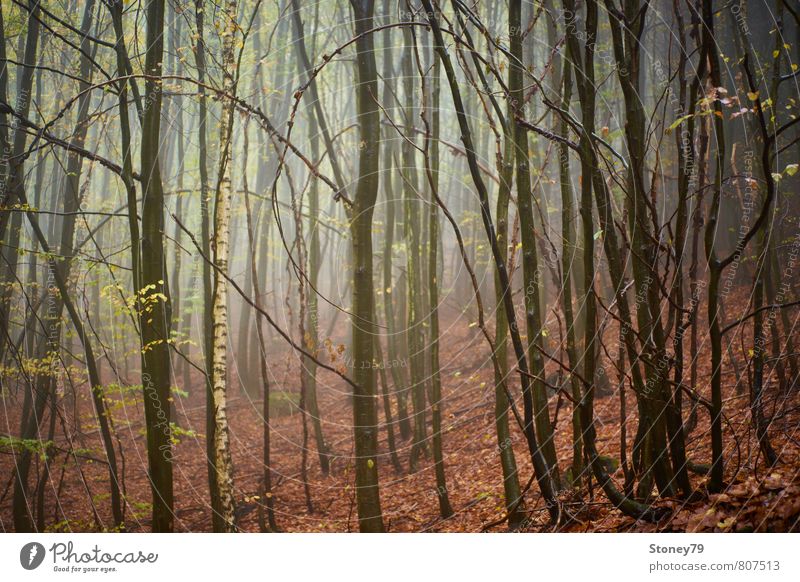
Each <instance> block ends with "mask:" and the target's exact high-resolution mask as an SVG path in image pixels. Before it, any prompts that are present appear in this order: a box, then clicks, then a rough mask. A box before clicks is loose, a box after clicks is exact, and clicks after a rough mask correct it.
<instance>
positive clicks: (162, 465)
mask: <svg viewBox="0 0 800 582" xmlns="http://www.w3.org/2000/svg"><path fill="white" fill-rule="evenodd" d="M146 14H147V34H146V43H147V44H146V47H147V49H146V54H145V71H146V72H147V74H148V75H150V76H151V77H150V78H148V79H147V80H146V81H145V102H146V103H148V104H149V107H147V108H145V110H144V117H143V120H142V143H141V168H142V169H141V173H142V176H143V178H142V198H143V200H144V202H143V205H142V233H141V236H142V250H141V285H142V289H141V291H140V306H139V309H140V325H141V331H142V385H143V387H144V409H145V420H146V422H147V460H148V465H149V477H150V487H151V490H152V494H153V522H152V528H153V531H154V532H171V531H172V530H173V527H174V521H173V520H174V513H173V492H172V442H171V436H172V430H171V427H170V405H169V401H170V396H171V395H170V386H171V374H170V354H169V344H168V342H169V339H170V338H169V323H170V299H169V285H168V284H167V282H166V278H167V272H166V257H165V252H164V189H163V186H162V182H161V168H160V165H159V162H158V154H159V149H160V135H161V99H162V96H161V91H162V87H161V80H159V79H158V78H157V77H160V76H161V71H162V61H163V58H164V0H149V2H148V4H147V12H146Z"/></svg>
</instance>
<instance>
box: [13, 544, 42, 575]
mask: <svg viewBox="0 0 800 582" xmlns="http://www.w3.org/2000/svg"><path fill="white" fill-rule="evenodd" d="M44 554H45V551H44V546H43V545H42V544H40V543H39V542H30V543H27V544H25V545H24V546H22V549H21V550H20V551H19V563H20V564H22V567H23V568H25V569H26V570H35V569H36V568H38V567H39V566H41V565H42V562H43V561H44Z"/></svg>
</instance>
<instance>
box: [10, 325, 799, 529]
mask: <svg viewBox="0 0 800 582" xmlns="http://www.w3.org/2000/svg"><path fill="white" fill-rule="evenodd" d="M443 330H444V334H443V337H446V341H443V342H442V355H441V361H442V366H443V369H442V380H443V392H444V398H445V399H444V408H443V410H444V426H445V432H444V447H445V455H446V458H445V463H446V472H447V489H448V494H449V497H450V501H451V504H452V506H453V508H454V510H455V515H454V516H453V517H451V518H449V519H447V520H442V519H440V518H439V516H438V501H437V490H436V484H435V478H434V473H433V467H432V464H431V459H430V457H428V458H426V459H425V461H424V463H423V465H422V468H421V469H420V470H419V471H418V472H416V473H414V474H409V473H408V471H407V467H408V456H409V452H410V442H409V441H399V456H400V459H401V461H402V463H403V465H404V470H403V471H401V472H396V471H395V470H394V469H393V468H392V466H391V463H390V462H389V457H388V447H387V437H386V432H385V430H382V431H381V438H380V448H381V456H380V457H379V459H378V462H379V467H380V475H381V483H380V485H381V502H382V508H383V514H384V522H385V525H386V528H387V529H388V530H389V531H394V532H423V531H449V532H465V531H466V532H476V531H482V530H485V529H488V530H490V531H503V530H505V529H506V525H505V524H504V523H499V524H497V525H492V524H493V522H497V521H499V520H501V519H502V518H503V516H504V514H505V509H504V502H503V487H502V477H501V469H500V464H499V458H498V454H497V452H498V443H497V439H496V436H495V433H494V416H493V410H494V387H493V372H492V367H491V364H490V362H489V360H488V349H487V347H486V345H485V343H484V340H483V338H482V336H481V334H480V333H479V330H478V329H477V328H476V327H475V326H474V325H473V326H469V325H468V323H467V322H466V320H465V319H464V318H463V317H456V318H453V320H452V322H451V323H450V324H449V325H446V326H443ZM607 333H608V334H613V333H614V332H613V330H610V329H609V330H607ZM445 334H446V335H445ZM549 340H550V341H551V342H553V343H552V345H551V346H550V347H551V349H552V350H554V351H555V350H557V347H558V345H557V342H556V340H554V339H553V338H549ZM334 345H335V344H334ZM742 345H746V341H745V342H743V344H742ZM279 346H280V344H278V343H277V341H276V343H275V344H274V347H275V351H274V352H273V355H272V356H271V364H272V368H271V372H272V375H273V382H272V390H274V391H276V392H280V393H281V394H279V395H278V396H276V397H273V401H272V402H273V408H274V409H275V413H276V414H275V416H274V417H273V419H272V449H273V475H274V477H273V496H274V501H275V509H276V512H277V515H276V518H277V522H278V525H279V526H280V528H281V529H282V530H284V531H290V532H292V531H294V532H296V531H305V532H346V531H357V529H358V523H357V517H356V513H355V498H354V488H353V487H354V472H353V467H352V462H351V461H352V459H351V457H352V454H353V447H352V433H351V428H350V427H351V424H352V418H351V407H350V401H349V396H348V393H347V392H346V390H345V386H344V384H343V382H341V380H337V379H335V377H334V376H332V375H331V374H328V373H320V374H319V381H320V386H319V400H320V409H321V410H322V416H323V420H324V432H325V436H326V439H327V441H328V442H329V443H330V446H331V449H332V451H333V453H334V455H335V457H334V459H333V463H332V470H331V473H330V474H329V475H327V476H325V475H323V474H322V473H321V471H320V467H319V462H318V460H317V456H316V450H315V448H314V444H313V438H312V437H311V436H309V438H308V447H309V450H308V484H309V491H310V498H311V499H310V505H311V507H310V508H309V503H308V502H307V499H306V495H305V493H304V491H305V488H304V485H303V482H302V479H301V458H302V455H301V450H302V442H303V431H302V415H301V414H300V412H299V410H298V408H297V406H296V402H297V398H296V394H297V392H298V391H299V385H298V381H297V378H298V374H297V363H296V360H295V358H294V356H292V355H291V353H289V352H280V351H278V350H280V349H281V348H280V347H279ZM706 350H707V345H704V347H703V351H702V352H701V353H700V354H698V362H699V369H698V377H699V378H700V379H701V380H702V383H701V385H699V386H698V387H697V390H698V393H699V394H700V395H701V396H705V397H707V396H708V386H707V383H708V381H707V379H708V378H709V363H708V356H707V354H706V353H705V352H706ZM333 351H334V352H335V351H336V350H333ZM728 357H730V354H729V355H728ZM739 357H740V358H741V361H739V363H738V365H739V369H740V370H741V369H742V368H741V367H742V366H743V365H744V366H746V364H743V362H744V358H743V357H742V354H739ZM326 358H328V359H329V358H330V356H329V355H328V356H326ZM604 365H605V366H606V369H607V370H608V373H609V374H610V376H609V377H610V378H614V380H613V383H614V385H616V376H615V375H614V374H615V372H614V371H613V367H611V366H610V364H609V363H608V360H607V358H606V359H605V360H604ZM725 369H726V374H725V377H724V379H723V381H724V385H725V387H724V397H725V416H726V418H725V445H726V449H725V453H726V469H725V476H726V482H727V488H726V490H725V492H724V493H721V494H712V495H709V494H708V493H707V491H706V488H705V485H706V477H705V476H703V475H701V474H695V473H693V474H692V482H693V483H692V484H693V486H694V487H696V489H697V491H698V496H697V499H694V500H692V501H691V502H686V501H684V500H681V499H677V498H676V499H663V498H661V499H657V500H655V501H654V502H655V503H656V504H657V505H659V506H660V507H663V508H665V517H664V518H663V519H662V521H661V522H659V523H657V524H651V523H644V522H635V521H634V520H632V519H630V518H628V517H625V516H624V515H623V514H622V513H620V512H619V511H618V510H617V509H615V508H614V507H613V506H611V505H610V504H609V503H608V502H607V500H606V499H605V497H604V495H603V493H602V491H601V490H600V489H599V488H598V487H597V484H596V483H594V482H592V483H590V484H589V486H588V487H587V486H585V485H584V487H582V488H581V489H580V490H569V491H565V492H564V493H562V501H563V502H564V505H565V507H566V508H568V510H569V513H570V514H571V515H572V516H573V517H574V519H572V520H570V521H569V522H568V523H565V524H563V525H561V526H559V528H558V529H560V530H566V531H602V532H609V531H689V532H696V531H718V532H729V531H797V530H799V529H800V525H799V524H800V443H799V442H798V433H797V431H798V427H800V406H798V404H799V403H800V397H799V396H798V392H797V389H796V388H795V390H794V391H793V392H790V393H788V394H785V393H782V392H781V391H780V389H779V388H778V386H777V383H776V382H774V379H771V381H770V382H769V383H768V386H767V390H766V401H765V411H766V413H767V416H768V417H769V418H770V419H771V425H770V430H769V434H770V438H771V439H772V444H773V447H774V448H775V450H776V451H777V452H778V453H779V455H780V462H779V464H778V465H777V466H775V467H771V468H770V467H766V466H765V464H764V460H763V458H762V455H760V454H759V448H758V446H757V443H756V439H755V434H754V432H753V430H752V424H751V422H750V410H749V406H748V393H747V390H748V387H747V380H746V377H744V378H743V377H742V373H740V374H737V373H736V372H735V371H734V370H733V369H732V366H731V365H730V362H729V360H728V359H726V368H725ZM548 370H549V368H548ZM551 373H552V372H551ZM387 375H388V374H387ZM194 380H195V385H196V386H201V385H202V383H201V381H200V378H199V377H195V378H194ZM514 382H516V379H515V380H514ZM233 384H234V385H233V386H232V390H231V396H232V398H231V402H230V409H229V413H230V417H231V442H232V449H233V458H234V468H235V486H236V494H237V511H238V514H239V526H240V528H241V529H242V530H245V531H258V529H259V525H258V515H259V511H260V504H261V503H263V501H264V492H263V490H262V485H261V480H262V475H263V464H262V438H263V436H262V426H263V423H262V419H261V414H260V410H261V401H260V400H259V399H254V398H251V397H249V396H248V391H247V390H245V389H244V387H243V386H242V385H241V384H242V383H241V382H238V381H234V383H233ZM514 388H515V390H516V391H517V392H518V386H516V384H515V386H514ZM257 390H258V387H256V388H255V389H254V390H252V392H253V393H257ZM87 396H88V395H84V394H79V396H78V398H77V399H70V397H69V395H67V396H66V397H65V400H63V401H62V402H63V404H64V406H66V407H69V408H70V411H72V407H74V409H75V410H77V411H78V417H79V418H80V419H81V425H80V430H79V429H78V427H75V426H72V427H71V437H70V439H71V443H70V439H67V438H65V437H64V436H63V434H62V435H60V436H59V437H58V438H57V439H56V445H57V451H58V452H57V453H56V455H55V457H54V458H53V460H52V465H51V466H52V471H53V474H54V478H53V480H52V482H51V483H47V484H46V485H45V491H44V492H45V502H46V508H47V509H46V522H47V524H48V531H97V530H102V529H104V528H106V527H108V526H109V525H110V523H111V519H110V509H109V507H108V505H109V504H108V490H109V488H108V483H107V479H108V477H107V471H106V470H105V468H104V466H103V465H102V456H103V453H102V449H101V447H100V446H99V439H98V434H97V430H96V423H95V420H94V418H93V412H92V407H91V403H90V400H89V399H88V398H87ZM109 398H110V399H112V400H113V406H112V408H113V415H114V426H115V430H116V433H117V436H118V442H119V444H120V445H121V447H122V451H123V453H124V454H123V455H122V459H121V462H122V463H124V466H123V467H122V469H123V471H124V489H125V499H126V510H125V511H126V522H125V528H126V529H127V530H129V531H148V530H149V527H150V523H149V519H150V515H149V514H150V509H151V507H150V503H149V500H150V490H149V486H148V482H147V477H146V465H147V460H146V450H145V435H144V430H143V411H142V406H141V396H140V394H139V392H138V391H136V390H127V391H124V392H119V391H117V392H111V393H109ZM10 404H11V402H10V401H9V400H7V402H6V411H9V410H13V406H10ZM627 409H628V417H627V419H626V421H625V422H626V428H627V435H628V442H627V448H628V456H630V446H631V444H632V439H633V435H634V434H635V429H636V422H637V419H636V414H635V400H634V396H633V393H632V392H630V390H628V391H627ZM176 412H177V419H178V420H177V426H178V427H179V429H178V430H177V431H176V433H175V439H176V451H175V458H174V478H175V513H176V529H178V530H179V531H209V530H210V529H211V516H210V507H209V503H208V486H207V476H206V462H205V459H206V456H205V450H206V442H205V438H204V435H203V433H204V425H205V412H204V408H203V394H202V390H200V389H197V390H193V391H189V393H188V394H187V395H179V396H178V397H177V398H176ZM570 414H571V404H570V402H569V401H568V400H566V399H563V398H559V397H558V396H557V395H553V397H552V398H551V416H552V417H555V419H556V434H557V450H558V454H559V459H560V461H561V468H562V471H563V470H565V469H566V468H567V467H568V466H569V462H570V459H571V456H572V446H571V436H570V435H571V425H570V422H571V419H570ZM687 416H688V413H687ZM380 418H381V423H383V422H384V418H383V413H382V410H381V417H380ZM596 420H597V430H598V447H599V448H600V452H601V454H602V455H604V456H605V457H608V460H607V462H608V464H609V467H610V468H611V470H612V471H613V476H614V478H615V479H616V480H617V482H618V483H621V482H622V480H623V476H622V468H621V467H620V466H619V462H618V459H619V458H620V428H621V423H620V400H619V393H618V391H617V390H614V389H611V390H609V391H608V392H607V393H606V394H602V395H600V396H599V397H598V399H597V401H596ZM4 424H6V427H4V428H6V430H7V431H8V433H10V434H15V432H16V429H17V428H18V420H17V419H14V418H10V417H8V418H6V419H5V423H4ZM709 427H710V423H709V418H708V414H707V412H706V411H705V409H704V408H703V407H702V406H701V407H699V408H698V410H697V424H696V426H695V427H694V429H693V430H692V431H691V433H690V434H689V436H688V439H687V447H688V450H687V453H688V456H689V458H690V460H691V461H692V462H693V463H694V464H697V465H702V464H708V462H709V459H710V432H709ZM309 431H310V426H309ZM398 439H399V435H398ZM512 445H513V447H514V450H515V452H516V458H517V463H518V467H519V471H520V481H521V485H522V486H523V487H524V486H525V484H526V483H527V482H528V480H529V478H530V477H531V475H532V473H531V466H530V462H529V460H528V457H527V454H526V450H527V449H526V447H525V442H524V440H523V438H522V436H521V434H520V431H519V430H518V429H517V427H515V426H513V420H512ZM70 447H71V450H72V451H73V452H74V453H75V454H74V455H71V454H67V452H68V451H69V450H70ZM2 453H3V454H0V475H2V479H3V481H2V483H0V486H2V491H0V495H2V497H1V498H0V530H3V531H12V530H13V526H12V521H11V498H12V490H13V487H12V476H13V455H12V454H11V452H10V451H9V450H3V451H2ZM41 468H42V463H41V460H40V459H37V461H36V463H35V467H34V470H33V471H32V474H33V477H38V472H39V471H41ZM525 508H526V511H527V512H528V513H529V517H530V519H529V520H528V526H527V528H528V529H529V530H531V531H551V530H553V529H554V528H553V526H552V525H550V524H549V523H548V520H547V515H546V512H545V511H544V507H543V503H542V501H541V498H540V496H539V493H538V490H537V489H536V485H535V484H534V485H533V486H532V487H531V489H530V491H529V492H528V494H527V495H526V500H525ZM667 510H668V511H667Z"/></svg>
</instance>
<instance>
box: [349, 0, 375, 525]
mask: <svg viewBox="0 0 800 582" xmlns="http://www.w3.org/2000/svg"><path fill="white" fill-rule="evenodd" d="M350 3H351V5H352V7H353V13H354V16H355V34H356V35H357V36H358V40H357V41H356V69H357V75H358V83H357V93H356V95H357V111H358V118H359V143H360V144H361V146H360V148H359V155H358V182H357V185H356V192H355V197H354V199H353V208H352V211H351V216H350V234H351V237H352V240H353V315H352V325H353V328H352V335H353V379H354V383H355V385H356V388H354V392H353V433H354V439H355V457H356V458H355V464H356V505H357V508H358V521H359V529H360V530H361V531H362V532H382V531H383V517H382V516H381V504H380V493H379V490H378V458H377V453H378V414H377V409H376V405H375V396H376V395H377V386H376V382H375V370H374V366H373V362H374V338H373V334H374V323H373V321H372V320H373V318H374V315H375V309H374V297H375V290H374V285H373V280H372V214H373V211H374V207H375V199H376V198H377V195H378V170H379V160H380V158H379V155H380V151H379V149H380V141H381V140H380V131H381V128H380V113H379V110H378V105H377V101H376V99H377V97H378V71H377V65H376V63H375V43H374V36H373V35H371V34H364V33H366V32H367V31H369V30H371V29H372V28H373V16H374V12H375V2H374V0H351V2H350Z"/></svg>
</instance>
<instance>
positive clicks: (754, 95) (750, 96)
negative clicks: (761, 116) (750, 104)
mask: <svg viewBox="0 0 800 582" xmlns="http://www.w3.org/2000/svg"><path fill="white" fill-rule="evenodd" d="M747 98H748V99H750V101H755V100H756V99H758V91H756V92H755V93H753V92H752V91H748V92H747Z"/></svg>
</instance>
